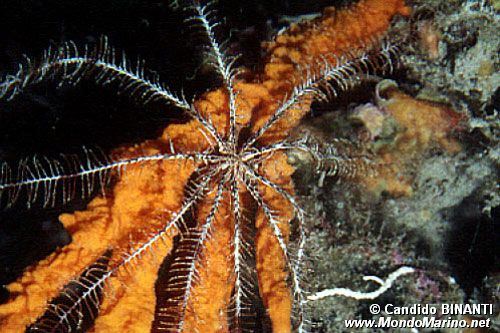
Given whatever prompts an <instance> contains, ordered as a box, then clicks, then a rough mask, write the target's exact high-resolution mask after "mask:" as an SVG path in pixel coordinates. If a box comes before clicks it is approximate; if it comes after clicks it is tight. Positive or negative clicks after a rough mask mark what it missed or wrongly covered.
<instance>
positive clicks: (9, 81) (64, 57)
mask: <svg viewBox="0 0 500 333" xmlns="http://www.w3.org/2000/svg"><path fill="white" fill-rule="evenodd" d="M83 78H92V79H93V81H94V82H95V83H96V84H99V85H108V84H112V83H117V84H118V91H119V92H120V93H122V94H127V95H129V96H131V97H133V98H137V99H138V100H139V101H140V102H142V103H145V104H146V103H149V102H152V101H156V100H162V101H165V102H168V103H171V104H173V105H174V106H176V107H179V108H181V109H184V110H190V105H189V103H187V102H186V101H185V100H184V99H183V98H180V97H177V96H176V95H175V94H173V93H172V92H170V91H169V90H168V89H167V88H166V87H165V86H164V85H163V84H162V83H160V81H159V77H158V75H157V74H151V73H149V72H147V71H146V69H145V68H144V62H143V61H141V60H137V62H135V63H132V62H131V61H130V60H128V58H127V57H126V55H125V53H124V52H119V51H116V50H115V49H114V48H113V47H111V46H110V45H109V43H108V39H107V37H102V38H101V40H100V43H99V44H97V45H96V46H88V45H87V46H85V47H84V48H83V50H80V49H79V48H78V47H77V46H76V44H75V43H74V42H72V41H70V42H66V43H64V44H63V45H62V46H60V47H58V48H57V49H53V48H49V49H48V50H47V51H45V53H44V55H43V57H42V59H41V60H40V61H38V62H34V61H32V60H30V59H29V58H28V60H27V62H26V64H24V65H23V64H20V65H19V69H18V71H17V73H15V74H13V75H7V76H6V77H5V78H4V80H3V81H2V82H1V83H0V98H3V99H6V100H11V99H13V98H14V97H16V96H17V95H19V94H21V93H22V92H23V91H24V90H26V88H28V87H29V86H31V85H34V84H37V83H39V82H41V81H44V80H50V79H54V80H56V82H57V83H58V85H59V86H61V85H63V84H70V85H75V84H77V83H78V82H79V81H80V80H81V79H83Z"/></svg>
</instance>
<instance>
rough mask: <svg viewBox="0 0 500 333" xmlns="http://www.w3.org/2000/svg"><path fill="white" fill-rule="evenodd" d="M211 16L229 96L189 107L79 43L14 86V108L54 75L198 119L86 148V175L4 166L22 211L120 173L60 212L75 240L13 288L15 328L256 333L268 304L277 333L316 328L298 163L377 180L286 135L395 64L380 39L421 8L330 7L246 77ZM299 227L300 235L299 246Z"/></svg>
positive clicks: (2, 89)
mask: <svg viewBox="0 0 500 333" xmlns="http://www.w3.org/2000/svg"><path fill="white" fill-rule="evenodd" d="M207 8H208V7H204V6H201V5H199V4H198V3H195V4H194V5H193V8H192V10H193V11H194V12H195V13H196V14H195V17H194V18H193V19H194V21H196V22H197V24H199V26H200V27H201V28H202V29H203V31H205V33H206V34H207V40H208V41H209V44H210V47H211V53H210V60H211V63H212V65H213V67H214V69H215V70H216V71H217V72H218V74H219V75H220V77H221V79H222V81H223V83H224V84H223V86H222V87H221V88H217V89H215V90H213V91H210V92H208V93H205V94H203V95H202V96H201V97H199V98H197V99H196V100H195V101H194V102H193V103H192V104H190V103H188V102H186V101H185V100H184V99H183V98H179V97H177V96H176V95H174V94H173V93H171V92H170V91H169V90H168V89H166V88H165V87H164V86H163V85H162V84H160V83H159V81H158V80H157V78H149V77H147V76H146V75H145V74H144V72H143V69H142V68H141V67H138V68H136V67H134V66H132V65H130V63H129V62H128V61H127V60H126V59H125V58H124V59H123V60H116V54H115V51H114V50H113V49H112V48H110V47H109V46H108V45H107V42H106V41H105V40H103V41H102V43H101V45H99V46H98V47H96V48H95V49H94V50H88V49H86V51H85V52H83V53H82V52H80V53H79V52H78V49H77V48H76V47H75V46H74V45H73V44H71V43H68V44H66V45H64V46H63V47H61V48H60V49H59V50H57V51H49V52H47V54H46V56H45V57H44V59H43V60H42V61H41V62H40V63H39V64H37V65H36V66H35V65H32V66H31V67H28V68H21V69H20V70H19V72H18V73H17V75H12V76H8V77H7V78H6V79H5V81H4V82H3V83H1V85H0V95H1V97H3V98H4V99H10V98H14V97H15V96H17V95H19V94H21V93H22V91H23V89H24V88H26V87H28V86H30V85H32V84H35V83H37V82H39V81H41V80H44V79H47V78H48V77H50V78H52V79H56V80H60V82H61V83H76V82H77V81H78V80H79V79H80V78H82V77H91V78H93V79H94V80H95V81H96V83H97V84H107V83H109V82H118V83H119V86H120V88H121V90H122V91H123V92H125V93H127V94H128V95H129V96H131V97H135V98H138V99H139V100H140V101H142V102H144V104H146V103H148V102H151V101H160V102H166V103H168V104H171V105H173V106H175V107H177V108H179V109H180V110H182V111H183V112H185V113H186V114H188V115H189V116H190V117H191V119H190V120H189V121H188V122H186V123H182V124H170V125H169V126H168V127H167V128H166V129H165V130H164V132H163V135H162V136H161V137H159V138H158V139H156V140H150V141H146V142H144V143H142V144H139V145H136V146H133V147H122V148H119V149H116V150H115V151H114V152H113V155H112V156H111V157H109V158H106V159H103V158H101V157H98V156H97V154H96V153H94V152H92V151H86V154H87V159H86V161H84V162H83V163H81V164H79V165H77V166H76V167H75V166H68V165H66V164H64V163H62V162H44V161H41V160H38V161H34V162H33V163H32V164H27V165H25V166H24V169H23V172H20V175H17V176H15V175H14V176H10V174H11V172H8V171H5V170H7V168H6V167H4V172H2V174H1V178H0V191H2V192H4V194H5V193H6V194H7V196H8V201H10V202H13V201H14V200H15V198H16V196H17V194H18V193H19V192H20V191H21V190H25V191H26V193H27V195H28V198H29V199H28V200H29V202H34V201H35V200H36V194H37V193H38V192H40V191H42V193H43V191H44V193H45V196H43V195H39V197H44V199H45V201H46V203H49V204H50V201H51V200H54V199H55V197H56V194H53V193H55V191H56V190H58V191H62V192H63V195H62V196H63V199H64V200H67V199H68V200H69V198H70V195H71V194H70V193H69V192H71V191H70V190H69V189H68V186H70V185H71V184H73V183H72V182H74V181H75V180H78V181H79V182H80V183H79V184H80V185H81V187H83V188H85V187H86V186H92V185H94V183H96V182H99V185H101V186H103V187H104V186H105V183H106V182H107V180H108V178H109V177H110V175H112V174H116V175H118V177H117V180H116V182H115V183H114V185H113V187H112V189H110V190H108V193H107V195H106V196H105V197H104V196H102V197H96V198H94V199H93V200H92V201H91V202H90V204H89V205H88V207H87V209H86V210H84V211H78V212H75V213H73V214H63V215H61V216H60V220H61V222H62V223H63V224H64V226H65V228H66V229H67V230H68V231H69V232H70V233H71V235H72V242H71V244H69V245H67V246H65V247H63V248H61V249H59V250H58V251H56V252H55V253H53V254H52V255H50V256H49V257H48V258H47V259H45V260H42V261H41V262H39V263H38V264H36V265H34V266H32V267H30V268H28V269H27V270H26V271H25V273H24V275H23V276H22V277H21V278H20V279H19V280H18V281H16V282H14V283H12V284H10V285H9V286H8V288H9V290H10V292H11V298H10V299H9V301H8V302H7V303H6V304H3V305H0V328H1V331H2V332H19V331H22V330H24V329H25V328H26V327H27V330H28V331H33V332H34V331H36V332H66V331H68V332H69V331H85V330H86V331H93V332H148V331H152V332H160V331H173V332H228V331H246V330H248V331H252V330H254V329H255V328H252V327H255V324H258V323H255V321H257V320H263V319H262V318H260V319H259V318H258V317H256V315H255V304H256V302H261V304H262V305H263V307H264V308H265V311H266V314H265V315H264V316H265V317H267V321H268V322H269V323H270V326H271V327H272V331H273V332H280V333H281V332H291V331H292V330H297V331H299V332H303V331H305V330H306V329H307V328H306V326H307V320H306V314H305V313H304V305H305V302H306V301H305V297H304V290H303V288H302V282H301V266H300V264H301V262H302V261H303V256H304V245H305V242H306V238H305V230H304V227H303V223H304V214H305V213H304V211H303V210H302V209H301V208H300V205H299V202H298V199H296V198H295V194H294V187H293V182H292V174H293V172H294V167H293V166H292V165H291V164H290V163H289V156H288V154H289V153H290V152H294V151H298V152H302V153H305V154H308V156H310V157H312V159H313V160H314V161H315V163H316V167H317V168H318V169H327V170H328V172H329V174H335V175H337V176H340V177H342V176H346V177H347V176H348V174H350V172H351V171H352V170H358V171H359V170H360V168H361V169H362V168H369V165H368V164H369V161H368V160H367V159H366V158H365V157H364V156H362V155H359V156H352V155H348V156H343V155H341V153H340V152H341V149H340V148H335V145H322V144H321V143H315V144H313V145H311V144H310V142H307V141H308V140H307V139H301V140H298V141H294V142H292V141H288V140H287V138H288V136H289V133H290V131H291V130H292V129H293V128H295V127H296V126H297V124H298V123H299V121H300V120H301V118H302V117H303V116H304V115H305V114H307V113H308V112H309V111H310V107H311V103H312V102H313V100H314V99H316V98H322V97H325V96H324V95H325V93H324V92H325V91H334V90H335V89H337V90H339V89H347V88H349V87H350V83H351V80H353V79H356V78H359V77H361V76H362V75H363V74H366V73H368V72H370V71H378V70H385V69H387V68H388V67H389V66H392V62H391V56H393V54H394V52H395V50H396V49H397V46H395V45H394V44H384V43H380V40H381V37H382V35H383V33H384V32H385V31H386V30H387V29H388V27H389V24H390V21H391V18H392V17H393V16H394V15H397V14H400V15H408V14H409V10H408V8H407V7H406V6H405V4H404V1H403V0H361V1H359V2H358V3H356V4H354V5H352V6H351V7H350V8H347V9H342V10H337V9H334V8H327V9H325V11H324V13H323V15H322V16H321V17H318V18H316V19H314V20H312V21H310V22H305V23H300V24H293V25H292V26H291V27H289V28H288V29H287V30H286V31H284V32H282V33H280V34H279V35H278V36H276V38H275V40H274V41H272V42H270V43H268V44H267V45H265V48H266V51H267V57H266V59H265V66H264V67H263V68H264V69H263V71H262V72H260V73H254V74H252V75H251V78H250V75H248V73H247V74H246V75H245V79H242V78H240V76H239V75H238V73H239V72H238V71H236V70H235V68H234V66H233V65H234V62H235V59H233V58H231V57H228V56H226V55H225V54H224V52H223V50H222V48H221V46H220V45H219V43H218V42H217V40H216V37H215V33H214V27H215V24H214V23H213V22H212V13H211V12H210V11H209V10H208V9H207ZM374 64H376V65H374ZM329 82H330V83H329ZM331 82H333V83H334V85H332V84H331ZM325 87H327V88H326V90H325ZM328 87H329V88H330V89H328ZM336 144H337V145H340V146H341V145H342V144H346V145H347V143H342V142H341V141H339V142H336ZM44 163H46V164H44ZM68 170H71V171H68ZM41 189H42V190H41ZM82 191H85V190H82ZM67 192H68V193H67ZM292 224H296V225H297V226H298V227H297V228H296V229H297V230H298V232H297V233H298V236H297V237H296V238H297V239H295V240H294V243H296V244H297V245H296V246H295V247H292V246H291V245H290V237H292V234H291V225H292ZM164 257H166V259H165V260H164V261H163V264H162V258H164ZM160 266H161V269H160ZM159 270H161V271H162V272H163V273H161V274H160V276H161V278H158V281H157V277H158V275H159ZM252 321H254V323H252ZM252 325H253V326H252Z"/></svg>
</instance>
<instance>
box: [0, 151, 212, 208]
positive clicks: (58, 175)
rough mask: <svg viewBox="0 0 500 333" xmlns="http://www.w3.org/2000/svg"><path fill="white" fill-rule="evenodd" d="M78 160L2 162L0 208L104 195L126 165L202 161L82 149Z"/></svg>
mask: <svg viewBox="0 0 500 333" xmlns="http://www.w3.org/2000/svg"><path fill="white" fill-rule="evenodd" d="M81 155H82V157H80V156H78V155H77V154H75V155H61V156H60V157H59V158H58V159H49V158H47V157H36V156H35V157H33V158H31V159H24V160H22V161H21V162H20V163H19V164H18V167H17V168H16V169H12V168H11V167H9V165H8V164H7V163H6V162H4V163H2V165H1V170H0V204H1V206H0V207H2V206H3V207H5V208H9V207H10V206H12V205H14V204H15V203H16V202H17V201H19V200H21V198H22V200H23V201H24V202H26V205H27V207H28V208H30V206H31V205H33V204H35V203H37V202H41V203H42V204H43V207H54V206H55V205H56V204H58V203H61V204H63V205H64V204H67V203H68V202H69V201H71V200H72V199H74V198H75V196H80V197H81V199H86V198H89V197H90V196H92V195H94V194H95V192H96V190H99V191H100V192H101V193H102V194H105V190H106V186H107V185H108V183H109V182H110V180H111V177H112V174H113V172H115V173H120V172H121V171H122V170H123V169H125V168H126V167H127V166H129V165H133V164H141V163H146V162H151V161H162V160H164V161H166V160H182V159H199V158H201V159H203V160H205V161H206V159H207V158H208V156H207V155H205V154H203V153H192V154H191V153H185V154H183V153H175V152H172V153H167V154H154V155H144V156H139V157H136V158H129V159H119V160H118V159H111V158H109V157H108V156H107V155H106V154H105V153H104V152H102V151H101V150H99V149H88V148H85V147H84V148H83V154H81Z"/></svg>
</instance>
